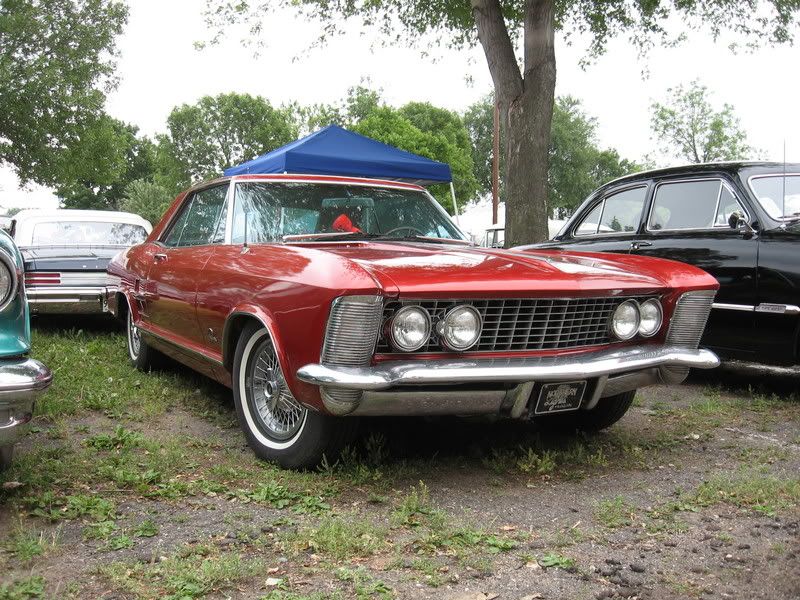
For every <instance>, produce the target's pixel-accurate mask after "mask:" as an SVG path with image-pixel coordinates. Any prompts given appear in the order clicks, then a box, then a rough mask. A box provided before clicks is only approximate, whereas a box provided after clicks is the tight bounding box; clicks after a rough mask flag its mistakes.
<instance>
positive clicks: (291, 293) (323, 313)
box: [108, 175, 718, 467]
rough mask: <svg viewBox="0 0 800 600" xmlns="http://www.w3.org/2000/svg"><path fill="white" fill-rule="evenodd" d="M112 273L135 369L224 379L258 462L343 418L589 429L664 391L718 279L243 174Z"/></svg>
mask: <svg viewBox="0 0 800 600" xmlns="http://www.w3.org/2000/svg"><path fill="white" fill-rule="evenodd" d="M109 272H110V273H111V274H112V275H115V276H117V277H119V278H120V281H121V284H120V288H119V290H118V291H116V292H115V293H114V295H113V297H111V298H108V301H109V306H110V308H111V309H112V310H113V311H114V312H115V313H116V314H117V315H118V316H119V317H120V318H123V319H125V320H126V322H127V340H128V351H129V354H130V358H131V360H132V361H133V363H134V364H135V365H136V366H137V367H138V368H140V369H143V370H147V369H148V368H149V367H150V366H151V365H152V364H153V362H154V361H155V360H156V359H157V358H158V357H159V356H160V355H161V354H166V355H168V356H170V357H172V358H173V359H175V360H177V361H179V362H181V363H183V364H184V365H186V366H188V367H190V368H191V369H194V370H196V371H199V372H201V373H204V374H206V375H208V376H209V377H212V378H214V379H216V380H218V381H220V382H222V383H223V384H225V385H228V386H230V387H232V388H233V394H234V399H235V404H236V412H237V414H238V417H239V422H240V424H241V427H242V429H243V430H244V433H245V436H246V437H247V441H248V442H249V444H250V446H251V447H252V449H253V450H254V451H255V453H256V454H257V455H258V456H259V457H261V458H264V459H267V460H273V461H276V462H278V463H279V464H281V465H283V466H285V467H307V466H311V465H314V464H315V463H317V462H318V461H320V460H321V459H322V457H323V455H326V454H327V455H328V456H329V457H330V456H332V455H334V454H335V453H336V452H337V450H339V449H340V448H341V447H342V445H343V444H345V443H346V442H347V440H348V439H349V438H350V436H351V435H352V433H353V431H354V426H355V423H356V421H357V419H356V418H355V417H360V416H376V415H394V416H404V415H499V416H506V417H509V418H514V419H533V420H536V421H537V422H538V423H539V424H540V425H541V426H542V427H548V426H556V425H557V424H558V425H559V426H561V427H563V426H565V425H566V426H567V427H573V428H575V429H584V430H597V429H601V428H604V427H608V426H609V425H611V424H612V423H615V422H616V421H617V420H619V419H620V418H621V417H622V415H623V414H624V413H625V411H626V410H627V409H628V408H629V407H630V405H631V402H632V400H633V396H634V394H635V391H636V389H637V388H639V387H642V386H646V385H651V384H656V383H677V382H680V381H682V380H683V378H684V377H685V376H686V374H687V372H688V370H689V368H690V367H697V368H711V367H714V366H716V365H717V364H718V359H717V357H716V356H715V355H714V354H713V353H712V352H710V351H708V350H703V349H698V347H697V346H698V343H699V340H700V336H701V334H702V333H703V328H704V327H705V323H706V319H707V317H708V313H709V311H710V309H711V303H712V301H713V298H714V294H715V293H716V290H717V287H718V286H717V282H716V280H715V279H714V278H712V277H711V276H710V275H708V274H706V273H705V272H704V271H701V270H699V269H697V268H694V267H691V266H688V265H685V264H681V263H677V262H672V261H666V260H659V259H652V258H645V257H639V256H628V255H619V256H614V255H608V254H586V253H577V252H557V251H553V252H548V251H529V252H515V251H508V250H500V249H491V248H477V247H474V246H472V245H471V244H470V243H469V242H467V241H466V239H465V236H464V235H463V234H462V233H461V232H460V231H459V229H458V228H457V227H456V226H455V225H454V224H453V222H452V221H451V220H450V218H449V217H448V216H447V214H446V213H445V212H444V211H443V210H442V209H441V208H440V206H439V205H438V204H437V203H436V202H435V200H433V198H432V197H431V196H430V195H429V194H428V193H427V192H426V191H425V190H424V189H423V188H420V187H417V186H413V185H408V184H402V183H396V182H391V181H378V180H368V179H353V178H346V177H323V176H297V175H243V176H236V177H232V178H226V179H220V180H217V181H212V182H209V183H204V184H202V185H198V186H196V187H194V188H192V189H190V190H188V191H187V192H185V193H183V194H181V195H180V196H179V197H178V198H177V199H176V200H175V203H174V204H173V205H172V207H171V208H170V209H169V210H168V211H167V213H166V215H165V216H164V218H163V219H162V220H161V222H160V223H159V224H158V225H157V226H156V227H155V229H153V232H152V233H151V234H150V236H149V237H148V238H147V240H146V241H145V242H144V243H143V244H140V245H138V246H134V247H132V248H130V249H128V250H125V251H124V252H122V253H121V254H119V255H117V257H116V258H115V259H114V260H113V261H112V262H111V264H110V265H109Z"/></svg>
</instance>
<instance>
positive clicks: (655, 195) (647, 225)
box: [644, 177, 750, 235]
mask: <svg viewBox="0 0 800 600" xmlns="http://www.w3.org/2000/svg"><path fill="white" fill-rule="evenodd" d="M698 181H719V182H720V187H719V189H718V190H717V203H716V208H715V210H714V218H715V219H716V216H717V213H718V212H719V203H720V199H721V197H722V186H725V187H726V188H728V191H729V192H730V193H731V195H732V196H733V197H734V199H735V200H736V202H737V203H738V204H739V208H741V209H742V212H743V213H744V216H745V218H746V219H747V222H748V223H750V213H749V212H748V210H747V208H745V206H744V204H743V203H742V199H741V198H740V197H739V195H738V194H737V193H736V191H735V190H734V189H733V188H732V187H731V185H730V184H729V183H728V182H727V181H725V179H724V178H723V177H686V178H683V179H670V180H667V181H659V182H658V183H657V184H656V186H655V189H654V190H653V200H652V201H651V202H650V212H649V214H648V215H647V220H646V221H645V225H644V228H645V231H646V232H647V233H652V234H655V235H658V234H659V233H664V232H670V233H675V232H682V231H720V230H723V231H728V230H730V228H729V227H727V225H716V224H715V225H712V226H711V227H681V228H677V229H650V219H651V218H652V216H653V211H654V210H655V208H656V199H657V198H658V189H659V188H660V187H661V186H662V185H674V184H676V183H695V182H698ZM731 231H732V230H731Z"/></svg>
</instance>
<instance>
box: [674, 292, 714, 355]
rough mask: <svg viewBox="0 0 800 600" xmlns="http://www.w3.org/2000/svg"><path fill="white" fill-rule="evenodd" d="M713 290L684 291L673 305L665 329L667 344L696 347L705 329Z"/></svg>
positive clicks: (712, 298) (712, 300)
mask: <svg viewBox="0 0 800 600" xmlns="http://www.w3.org/2000/svg"><path fill="white" fill-rule="evenodd" d="M716 295H717V293H716V292H715V291H714V290H701V291H699V292H686V293H685V294H683V295H682V296H681V297H680V298H679V299H678V302H677V303H676V305H675V310H674V311H673V312H672V319H671V320H670V323H669V330H668V331H667V345H670V346H682V347H684V348H697V347H698V346H699V345H700V338H701V337H703V332H704V331H705V329H706V323H707V322H708V315H709V314H710V313H711V304H712V303H713V302H714V296H716Z"/></svg>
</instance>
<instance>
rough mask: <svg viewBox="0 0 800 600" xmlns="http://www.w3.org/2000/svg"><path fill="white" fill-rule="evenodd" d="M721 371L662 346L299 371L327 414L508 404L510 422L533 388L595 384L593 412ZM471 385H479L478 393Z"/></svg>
mask: <svg viewBox="0 0 800 600" xmlns="http://www.w3.org/2000/svg"><path fill="white" fill-rule="evenodd" d="M718 365H719V358H717V356H716V355H715V354H714V353H713V352H711V351H710V350H704V349H700V350H695V349H689V348H683V347H678V346H661V347H637V348H626V349H623V350H604V351H600V352H590V353H582V354H568V355H560V356H542V357H526V358H509V359H473V360H470V359H468V358H464V359H460V360H430V361H405V362H401V361H397V362H385V363H379V364H377V365H373V366H368V367H358V368H353V367H333V366H326V365H320V364H309V365H306V366H304V367H301V368H300V369H299V370H298V371H297V377H298V378H299V379H300V380H301V381H304V382H306V383H310V384H313V385H318V386H321V387H322V392H323V393H322V398H323V402H324V404H325V408H326V409H327V410H328V411H330V412H331V413H333V414H337V415H345V414H364V415H391V414H480V413H493V412H497V413H502V412H503V408H504V406H506V407H507V408H509V410H510V411H511V416H520V415H521V412H520V415H515V414H514V409H515V408H516V409H519V404H520V403H521V402H522V401H523V400H522V399H521V396H520V395H524V394H525V393H526V390H527V394H528V395H530V393H531V391H532V390H533V384H534V383H540V382H558V381H575V380H589V381H593V382H594V386H593V390H594V391H593V392H592V395H591V397H590V398H588V399H587V400H585V402H584V405H583V406H582V408H593V407H594V405H596V404H597V402H598V401H599V399H600V398H601V397H604V396H610V395H614V394H619V393H622V392H625V391H629V390H631V389H637V388H639V387H643V386H645V385H653V384H656V383H679V382H680V381H682V380H683V379H684V378H685V376H686V371H685V370H683V371H682V370H680V369H677V370H676V369H671V367H673V368H674V367H690V368H695V369H711V368H714V367H716V366H718ZM492 384H495V385H496V387H495V388H494V389H492ZM469 386H474V387H475V390H474V393H473V391H472V390H470V389H469ZM325 389H346V390H358V391H360V392H362V393H361V394H360V398H358V399H356V400H355V401H354V402H352V403H343V402H337V401H335V400H334V399H333V398H331V397H330V396H328V395H327V394H325ZM611 392H613V393H611ZM437 397H439V400H437ZM392 398H396V399H397V402H392ZM524 402H525V403H527V397H526V398H524ZM507 405H509V406H507ZM523 408H524V407H523Z"/></svg>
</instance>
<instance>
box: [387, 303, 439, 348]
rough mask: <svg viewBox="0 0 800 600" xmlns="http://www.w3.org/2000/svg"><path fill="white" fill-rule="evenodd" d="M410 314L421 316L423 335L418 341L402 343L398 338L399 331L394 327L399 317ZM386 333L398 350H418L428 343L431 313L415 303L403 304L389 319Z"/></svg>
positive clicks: (397, 323)
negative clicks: (415, 342)
mask: <svg viewBox="0 0 800 600" xmlns="http://www.w3.org/2000/svg"><path fill="white" fill-rule="evenodd" d="M410 314H417V315H420V316H422V317H423V322H424V329H423V330H422V331H423V335H422V336H421V337H420V341H419V343H417V344H405V345H404V344H403V343H402V342H401V341H400V340H399V339H398V335H399V333H398V331H396V327H397V326H398V325H399V319H400V318H401V317H403V316H404V315H410ZM388 334H389V341H390V342H391V343H392V346H393V347H394V348H395V350H399V351H400V352H414V351H416V350H419V349H420V348H422V347H423V346H424V345H425V344H427V343H428V340H429V339H430V337H431V315H430V313H428V311H427V310H425V309H424V308H423V307H421V306H417V305H416V304H415V305H409V306H404V307H403V308H401V309H400V310H398V311H397V312H396V313H394V315H393V316H392V318H391V320H390V321H389V326H388Z"/></svg>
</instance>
